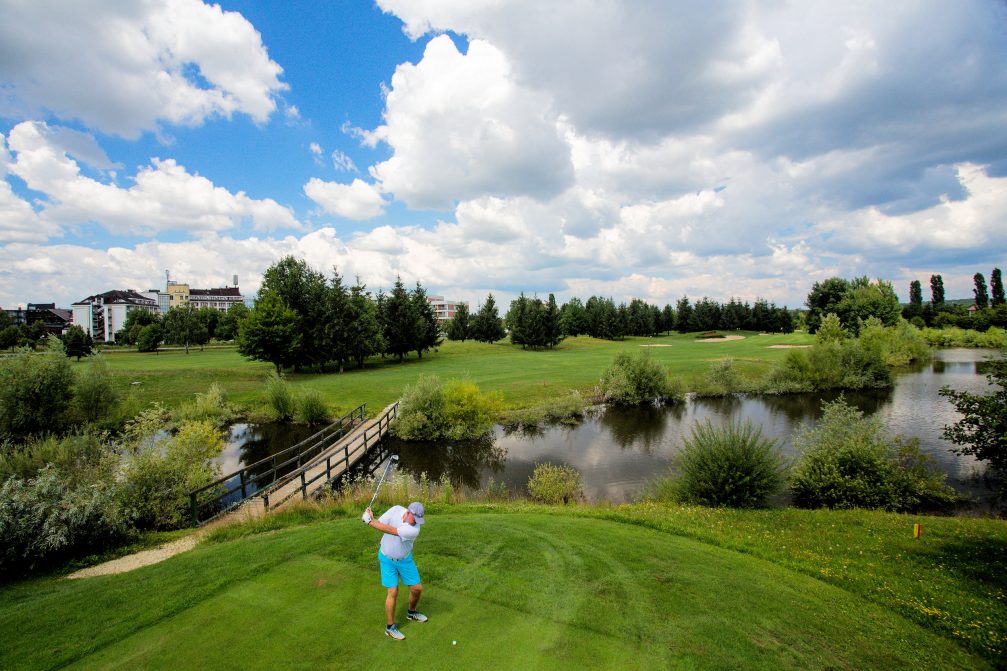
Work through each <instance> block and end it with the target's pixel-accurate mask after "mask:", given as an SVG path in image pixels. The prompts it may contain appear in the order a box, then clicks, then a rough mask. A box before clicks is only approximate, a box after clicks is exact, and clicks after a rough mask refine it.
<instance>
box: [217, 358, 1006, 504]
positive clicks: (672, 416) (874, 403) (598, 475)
mask: <svg viewBox="0 0 1007 671" xmlns="http://www.w3.org/2000/svg"><path fill="white" fill-rule="evenodd" d="M994 355H995V353H992V352H990V351H988V350H972V349H950V350H939V351H937V352H936V353H935V358H934V361H933V362H932V363H930V364H926V365H924V366H919V367H917V368H915V369H913V370H906V371H902V372H900V373H899V374H898V379H897V381H896V384H895V387H894V389H889V390H883V391H872V392H867V393H846V394H845V397H846V399H847V401H848V402H850V403H852V404H853V405H855V406H856V407H858V408H859V409H861V410H862V411H863V412H864V413H865V414H867V415H870V416H876V417H879V418H880V419H881V421H882V423H883V424H884V425H885V426H886V427H888V429H889V430H890V431H891V432H892V433H894V434H901V435H903V436H906V437H916V438H918V439H919V440H920V444H921V447H922V449H923V451H924V452H926V453H927V454H929V455H930V456H932V457H933V458H934V459H935V461H936V462H937V465H938V467H939V468H940V469H941V470H942V471H943V472H944V473H946V474H947V475H948V481H949V483H951V484H952V485H953V486H955V487H956V488H958V489H959V490H961V491H965V492H972V493H975V494H980V493H981V492H982V490H981V489H980V488H978V487H976V486H975V485H970V484H969V483H968V482H967V480H968V478H969V476H971V475H972V474H973V473H974V472H975V471H976V470H977V469H978V468H979V467H978V466H977V463H976V462H975V460H974V459H972V458H971V457H962V456H958V455H956V454H954V453H953V452H951V451H950V450H949V449H948V448H949V444H948V443H947V442H945V441H944V440H942V439H941V437H940V435H941V429H942V428H943V427H944V425H945V424H950V423H953V422H954V421H956V420H957V419H958V416H957V414H956V413H955V412H954V409H953V408H952V407H951V404H950V403H948V401H947V400H945V399H944V398H942V397H941V396H939V395H938V394H937V392H938V390H939V389H940V388H941V387H942V386H945V385H948V386H950V387H952V388H954V389H958V390H967V391H972V392H976V393H987V391H988V385H987V382H986V378H985V366H984V364H983V362H984V361H986V360H988V359H989V358H990V357H991V356H994ZM837 396H838V394H803V395H790V396H753V397H727V398H714V399H691V400H689V401H687V402H686V403H682V404H678V405H674V406H668V407H662V408H642V409H632V410H627V409H616V408H609V409H604V410H600V411H599V412H597V413H594V414H593V415H592V416H591V417H589V418H588V419H587V420H585V421H584V422H582V423H581V424H578V425H576V426H572V427H570V426H550V427H546V428H544V429H542V430H540V431H535V432H520V433H507V432H505V431H504V430H503V429H502V428H500V427H497V428H496V429H495V430H494V432H493V434H492V435H491V436H490V437H488V438H486V439H484V440H480V441H462V442H458V441H455V442H441V443H406V442H402V441H395V440H394V439H388V440H387V441H386V442H387V443H388V445H387V447H388V449H389V450H390V451H392V452H397V453H398V454H399V455H400V462H399V469H400V470H402V471H404V472H406V473H409V474H411V475H413V476H416V477H419V475H420V474H421V473H426V474H427V476H428V477H429V478H431V479H432V480H438V479H441V478H448V479H450V480H451V481H452V483H453V484H454V485H455V486H461V487H469V488H476V487H484V486H486V485H487V483H488V482H489V480H490V479H491V478H492V479H493V481H494V482H495V483H503V484H505V485H506V486H507V487H508V489H509V490H510V491H512V492H522V491H524V488H525V485H526V483H527V482H528V478H529V477H530V476H531V474H532V471H533V470H534V468H535V464H537V463H542V462H551V463H555V464H566V465H569V466H572V467H574V468H576V469H577V470H578V471H580V472H581V473H582V474H583V478H584V493H585V495H586V496H587V497H588V498H589V499H590V500H595V501H597V500H607V501H612V502H617V503H618V502H625V501H631V500H633V498H634V497H635V496H637V495H638V494H639V493H640V492H641V491H642V490H643V489H644V488H645V487H646V484H647V482H648V481H649V480H652V479H653V478H655V477H657V476H660V475H663V474H665V473H666V472H667V471H668V469H669V467H670V465H671V462H672V460H673V458H674V456H675V454H676V453H677V452H678V450H679V449H681V444H682V440H683V438H684V437H688V436H689V434H690V432H691V430H692V427H693V426H694V425H695V424H696V423H698V422H703V421H706V420H710V421H711V422H713V423H714V424H717V423H722V422H729V421H739V420H740V421H744V420H748V421H751V422H752V423H754V424H756V425H757V426H759V427H761V428H762V432H763V434H764V435H767V436H770V437H773V438H776V439H777V440H778V441H779V445H780V449H781V450H782V452H783V453H784V455H787V456H794V450H793V447H792V444H791V437H792V434H793V433H794V432H795V431H796V430H797V429H799V428H800V427H801V426H803V425H807V424H811V423H814V422H815V421H817V419H818V418H819V417H820V415H821V404H822V402H823V401H826V400H833V399H834V398H836V397H837ZM279 430H281V429H277V428H270V427H268V426H251V425H236V426H235V427H233V430H232V435H231V440H230V441H229V446H228V449H227V450H226V451H225V454H224V455H223V456H222V468H224V469H225V470H224V472H225V473H226V472H229V471H228V470H227V469H228V468H231V467H232V466H234V467H237V465H238V463H239V462H240V463H252V462H253V461H255V460H257V459H259V458H261V457H262V456H265V455H267V454H268V453H269V452H270V451H278V450H280V449H283V447H286V446H289V445H291V444H292V443H293V442H296V441H297V440H299V439H300V438H302V437H304V436H299V437H298V436H292V435H288V436H285V437H282V441H283V444H278V445H276V446H275V447H273V446H271V444H270V442H269V438H270V436H269V435H268V434H269V432H270V431H273V432H274V433H275V432H276V431H279ZM310 431H311V429H304V433H305V435H307V434H308V433H310ZM273 437H274V438H277V439H281V436H280V435H276V436H273ZM372 468H373V465H372ZM231 470H234V469H233V468H231Z"/></svg>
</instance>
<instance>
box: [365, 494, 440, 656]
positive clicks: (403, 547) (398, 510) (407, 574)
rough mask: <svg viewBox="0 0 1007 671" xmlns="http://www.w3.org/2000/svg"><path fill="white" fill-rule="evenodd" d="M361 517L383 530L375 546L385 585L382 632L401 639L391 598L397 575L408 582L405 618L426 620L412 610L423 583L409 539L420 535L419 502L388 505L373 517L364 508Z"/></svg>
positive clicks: (396, 585) (392, 598) (368, 523)
mask: <svg viewBox="0 0 1007 671" xmlns="http://www.w3.org/2000/svg"><path fill="white" fill-rule="evenodd" d="M363 520H364V522H366V523H367V526H369V527H374V528H375V529H377V530H378V531H383V532H385V535H384V536H382V537H381V549H380V550H378V562H379V563H380V564H381V584H382V585H384V586H385V587H387V588H388V596H387V597H385V614H386V615H387V616H388V625H387V626H386V627H385V636H391V637H392V638H394V639H395V640H397V641H401V640H404V639H405V634H403V633H402V632H401V631H399V628H398V627H397V626H396V625H395V599H396V598H397V597H398V595H399V578H400V577H401V578H402V582H404V583H405V584H406V585H408V586H409V610H407V611H406V618H407V619H410V620H416V621H417V622H426V621H427V616H426V615H424V614H423V613H421V612H419V611H418V610H416V606H417V605H418V604H419V602H420V593H421V592H422V590H423V585H421V584H420V572H419V570H418V569H417V568H416V563H415V562H414V561H413V541H415V540H416V537H417V536H419V535H420V525H421V524H423V504H422V503H420V502H419V501H413V502H412V503H410V504H409V507H408V508H403V507H402V506H392V507H391V508H389V509H388V511H387V512H385V514H384V515H382V516H381V517H380V518H378V519H374V513H372V512H371V509H370V508H368V509H367V510H365V511H364V515H363Z"/></svg>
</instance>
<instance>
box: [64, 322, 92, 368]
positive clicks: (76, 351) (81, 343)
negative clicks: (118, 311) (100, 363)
mask: <svg viewBox="0 0 1007 671" xmlns="http://www.w3.org/2000/svg"><path fill="white" fill-rule="evenodd" d="M63 349H64V350H65V351H66V355H67V356H68V357H71V356H75V357H77V361H80V358H81V357H82V356H91V352H92V350H93V349H94V341H93V340H92V339H91V336H90V335H88V334H87V333H84V329H82V328H81V327H80V326H78V325H77V324H71V325H70V328H68V329H67V330H66V333H64V334H63Z"/></svg>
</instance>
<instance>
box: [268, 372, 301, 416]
mask: <svg viewBox="0 0 1007 671" xmlns="http://www.w3.org/2000/svg"><path fill="white" fill-rule="evenodd" d="M266 403H267V404H268V405H269V408H270V409H271V410H272V413H273V416H274V417H275V418H276V419H277V420H279V421H281V422H282V421H286V420H288V419H290V418H291V417H293V416H294V395H293V394H292V393H291V391H290V386H289V385H288V384H287V381H286V380H284V379H283V378H282V377H280V376H279V375H277V374H276V372H275V371H274V372H272V373H270V374H269V377H268V378H267V379H266Z"/></svg>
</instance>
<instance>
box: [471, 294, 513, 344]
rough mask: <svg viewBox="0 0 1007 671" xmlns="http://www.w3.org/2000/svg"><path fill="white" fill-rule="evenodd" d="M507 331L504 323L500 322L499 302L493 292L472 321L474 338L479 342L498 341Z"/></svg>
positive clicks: (488, 295) (487, 296)
mask: <svg viewBox="0 0 1007 671" xmlns="http://www.w3.org/2000/svg"><path fill="white" fill-rule="evenodd" d="M505 335H507V333H506V332H505V331H504V327H503V324H501V323H500V315H499V313H497V304H496V301H495V300H494V299H493V294H487V295H486V301H485V302H484V303H483V304H482V307H481V308H479V312H477V313H476V317H475V319H474V320H473V322H472V338H473V339H474V340H478V341H479V342H496V341H498V340H500V339H501V338H503V337H504V336H505Z"/></svg>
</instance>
